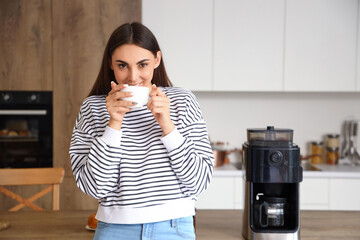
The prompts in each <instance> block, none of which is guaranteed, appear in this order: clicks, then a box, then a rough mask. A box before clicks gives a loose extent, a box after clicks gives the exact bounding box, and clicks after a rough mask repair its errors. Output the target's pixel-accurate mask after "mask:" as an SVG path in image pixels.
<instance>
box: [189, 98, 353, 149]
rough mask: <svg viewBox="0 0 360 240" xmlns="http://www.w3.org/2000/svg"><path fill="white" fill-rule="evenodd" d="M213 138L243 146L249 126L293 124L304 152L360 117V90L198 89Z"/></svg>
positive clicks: (277, 126) (278, 126) (283, 125)
mask: <svg viewBox="0 0 360 240" xmlns="http://www.w3.org/2000/svg"><path fill="white" fill-rule="evenodd" d="M194 93H195V95H196V96H197V98H198V100H199V103H200V106H201V109H202V112H203V115H204V118H205V120H206V122H207V127H208V131H209V135H210V140H211V141H224V142H229V145H230V147H238V148H241V146H242V144H243V143H244V142H245V141H246V129H247V128H265V127H266V126H268V125H273V126H275V128H291V129H293V130H294V143H296V144H298V145H299V147H300V148H301V154H304V155H305V154H308V153H309V152H308V150H307V147H308V146H307V144H308V142H310V141H320V140H322V138H323V136H324V135H325V134H328V133H340V132H341V126H342V123H343V121H344V120H345V119H347V118H349V117H351V116H353V117H355V118H360V93H281V92H280V93H267V92H264V93H259V92H256V93H250V92H194Z"/></svg>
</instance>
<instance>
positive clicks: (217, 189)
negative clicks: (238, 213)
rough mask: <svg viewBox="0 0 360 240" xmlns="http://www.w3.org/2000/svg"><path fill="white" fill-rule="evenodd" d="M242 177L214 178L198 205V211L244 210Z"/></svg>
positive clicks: (200, 197) (199, 199)
mask: <svg viewBox="0 0 360 240" xmlns="http://www.w3.org/2000/svg"><path fill="white" fill-rule="evenodd" d="M243 182H244V181H243V179H242V177H240V176H239V177H213V178H212V180H211V183H210V185H209V187H208V189H207V190H206V191H205V192H203V193H202V194H201V195H200V196H199V198H198V201H197V203H196V208H197V209H242V208H243V198H244V194H243V188H244V186H243Z"/></svg>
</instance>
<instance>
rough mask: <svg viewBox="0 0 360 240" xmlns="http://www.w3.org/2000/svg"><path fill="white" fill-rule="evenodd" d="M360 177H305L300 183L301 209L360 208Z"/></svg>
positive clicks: (354, 209)
mask: <svg viewBox="0 0 360 240" xmlns="http://www.w3.org/2000/svg"><path fill="white" fill-rule="evenodd" d="M359 187H360V179H352V178H304V181H303V182H302V183H301V184H300V209H301V210H343V211H346V210H352V211H359V210H360V200H359V199H360V192H359V191H358V189H359Z"/></svg>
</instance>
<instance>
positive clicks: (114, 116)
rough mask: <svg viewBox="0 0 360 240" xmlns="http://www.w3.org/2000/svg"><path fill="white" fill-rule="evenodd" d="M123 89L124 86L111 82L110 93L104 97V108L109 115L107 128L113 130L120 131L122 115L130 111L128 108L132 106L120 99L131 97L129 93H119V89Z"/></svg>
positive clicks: (130, 103)
mask: <svg viewBox="0 0 360 240" xmlns="http://www.w3.org/2000/svg"><path fill="white" fill-rule="evenodd" d="M124 88H125V86H124V85H122V84H120V85H117V84H116V83H114V82H111V91H110V92H109V94H108V96H107V97H106V108H107V111H108V112H109V114H110V121H109V127H111V128H113V129H115V130H120V129H121V125H122V122H123V119H124V115H125V113H127V112H129V111H130V108H129V106H132V105H133V103H132V102H129V101H123V100H122V98H125V97H131V96H132V93H131V92H121V89H124Z"/></svg>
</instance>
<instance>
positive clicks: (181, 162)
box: [70, 87, 214, 208]
mask: <svg viewBox="0 0 360 240" xmlns="http://www.w3.org/2000/svg"><path fill="white" fill-rule="evenodd" d="M162 91H163V92H164V93H165V94H166V95H167V96H168V97H169V98H170V103H171V106H170V115H171V119H172V121H173V122H174V124H175V126H176V129H177V130H178V131H179V133H180V134H181V135H182V136H183V138H182V139H183V141H182V142H179V143H178V144H177V145H178V146H179V147H178V148H176V149H174V150H172V151H170V152H168V151H167V149H166V147H165V145H164V144H163V143H162V141H161V138H162V137H163V136H162V131H161V128H160V126H159V125H158V123H157V122H156V120H155V118H154V117H153V115H152V114H151V112H150V111H149V110H147V108H146V107H142V108H140V109H136V110H132V111H131V112H128V113H126V115H125V117H124V121H123V125H122V129H121V131H122V136H121V142H120V144H118V146H117V147H115V146H110V145H108V144H106V143H105V141H104V140H103V139H102V136H103V133H104V131H105V128H106V126H107V124H108V121H109V114H108V112H107V109H106V106H105V96H91V97H89V98H87V99H85V101H84V102H83V105H82V107H81V110H80V113H79V116H78V118H77V120H76V123H75V127H74V131H73V135H72V139H71V146H70V157H71V164H72V171H73V173H74V176H75V179H76V183H77V185H78V187H79V188H80V189H81V190H82V191H84V192H85V193H86V194H88V195H90V196H92V197H94V198H97V199H99V203H100V204H101V206H104V207H111V206H117V207H121V206H123V207H137V208H138V207H148V206H152V205H158V204H164V203H166V202H168V201H171V200H174V199H181V198H191V199H196V196H198V195H199V194H200V193H201V192H202V191H203V190H204V189H206V188H207V186H208V184H209V182H210V178H211V175H212V170H213V164H214V159H213V154H212V149H211V146H210V143H209V139H208V133H207V129H206V125H205V121H204V119H203V117H202V114H201V111H200V107H199V105H198V103H197V101H196V98H195V96H194V95H193V94H192V93H191V92H190V91H187V90H184V89H181V88H174V87H171V88H162Z"/></svg>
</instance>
